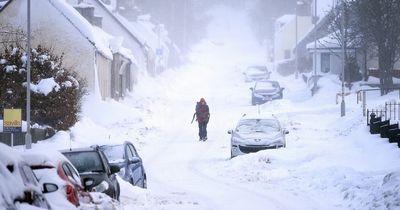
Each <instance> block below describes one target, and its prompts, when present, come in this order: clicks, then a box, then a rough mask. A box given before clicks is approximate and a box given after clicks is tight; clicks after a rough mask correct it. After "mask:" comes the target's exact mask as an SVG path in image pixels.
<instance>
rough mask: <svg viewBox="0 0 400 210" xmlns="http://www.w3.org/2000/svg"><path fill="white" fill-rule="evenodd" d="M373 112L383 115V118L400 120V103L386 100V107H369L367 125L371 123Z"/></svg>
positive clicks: (377, 115) (379, 115) (376, 115)
mask: <svg viewBox="0 0 400 210" xmlns="http://www.w3.org/2000/svg"><path fill="white" fill-rule="evenodd" d="M371 114H374V115H375V117H381V118H382V120H391V121H400V103H399V102H386V103H385V108H384V109H371V110H370V109H367V125H369V122H370V117H371Z"/></svg>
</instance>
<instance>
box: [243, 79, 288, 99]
mask: <svg viewBox="0 0 400 210" xmlns="http://www.w3.org/2000/svg"><path fill="white" fill-rule="evenodd" d="M284 89H285V88H282V87H281V86H280V85H279V82H277V81H269V80H262V81H257V82H255V84H254V87H251V88H250V90H251V105H257V104H263V103H265V102H267V101H271V100H274V99H282V98H283V90H284Z"/></svg>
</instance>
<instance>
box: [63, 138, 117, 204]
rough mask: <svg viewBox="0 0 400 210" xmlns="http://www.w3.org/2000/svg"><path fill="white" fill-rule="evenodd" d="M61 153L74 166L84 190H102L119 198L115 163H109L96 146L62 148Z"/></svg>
mask: <svg viewBox="0 0 400 210" xmlns="http://www.w3.org/2000/svg"><path fill="white" fill-rule="evenodd" d="M61 153H62V154H63V155H64V156H65V157H66V158H67V159H68V160H69V161H70V162H71V163H72V164H73V165H74V166H75V168H76V169H77V170H78V172H79V175H80V176H81V181H82V183H83V186H84V188H85V190H86V191H93V192H104V193H105V194H107V195H108V196H110V197H111V198H113V199H116V200H119V195H120V187H119V183H118V180H117V178H116V173H118V172H119V171H120V168H119V167H118V166H117V165H113V164H109V163H108V160H107V158H106V156H105V155H104V153H103V152H102V151H101V150H100V148H99V147H98V146H92V147H87V148H78V149H69V150H62V151H61Z"/></svg>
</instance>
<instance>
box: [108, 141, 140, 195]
mask: <svg viewBox="0 0 400 210" xmlns="http://www.w3.org/2000/svg"><path fill="white" fill-rule="evenodd" d="M100 148H101V150H102V151H103V152H104V154H105V155H106V156H107V158H108V161H110V162H111V163H112V164H118V166H119V167H120V168H121V172H120V175H121V177H122V178H123V179H124V180H126V181H128V182H130V183H131V184H132V185H135V186H139V187H142V188H147V178H146V171H145V170H144V167H143V161H142V158H140V156H139V154H138V153H137V151H136V149H135V146H134V145H133V144H132V143H131V142H128V141H126V142H124V143H123V144H117V145H104V146H101V147H100Z"/></svg>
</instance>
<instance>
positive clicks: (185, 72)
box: [33, 7, 400, 210]
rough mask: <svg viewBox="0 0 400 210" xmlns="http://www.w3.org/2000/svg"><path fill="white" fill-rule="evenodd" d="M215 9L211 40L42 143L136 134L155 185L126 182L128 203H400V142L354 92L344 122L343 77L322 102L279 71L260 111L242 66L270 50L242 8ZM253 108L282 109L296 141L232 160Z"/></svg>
mask: <svg viewBox="0 0 400 210" xmlns="http://www.w3.org/2000/svg"><path fill="white" fill-rule="evenodd" d="M209 15H210V17H211V18H212V20H213V21H211V24H210V25H209V27H208V31H207V32H206V33H207V34H208V37H207V38H205V39H203V40H202V41H201V42H200V43H199V44H197V45H196V46H195V47H194V48H193V49H192V50H191V53H190V54H189V56H188V57H189V62H188V63H186V64H185V65H184V66H182V67H180V68H179V69H171V70H168V71H165V72H164V73H162V74H161V75H160V76H157V77H155V78H147V77H146V78H145V80H144V81H141V82H140V83H139V84H138V86H136V87H135V90H134V91H133V92H131V93H129V95H128V96H127V97H126V98H125V99H124V100H122V101H119V102H116V101H113V100H108V101H101V100H100V99H96V98H94V96H88V97H86V101H85V103H84V107H83V113H82V116H81V120H80V121H79V122H78V123H77V124H76V125H75V126H74V127H73V128H72V129H71V134H69V133H66V132H59V133H57V134H56V135H55V136H54V137H53V138H52V139H51V140H49V141H44V142H40V143H38V144H36V145H33V147H34V149H38V150H45V149H48V148H53V149H66V148H69V147H70V146H71V147H73V148H74V147H81V146H89V145H92V144H113V143H122V142H123V141H125V140H129V141H131V142H132V143H133V144H135V146H136V147H137V149H138V152H139V154H140V155H141V156H142V159H143V162H144V166H145V169H146V173H147V181H148V188H147V189H141V188H138V187H132V186H131V185H130V184H128V183H126V182H124V181H123V180H122V179H119V181H120V182H121V183H120V184H121V199H120V200H121V208H122V209H126V210H130V209H152V210H153V209H169V210H178V209H182V210H189V209H193V210H220V209H231V210H233V209H235V210H236V209H237V210H242V209H252V210H256V209H296V210H297V209H304V210H306V209H307V210H308V209H400V195H399V192H400V167H399V164H398V163H399V161H400V149H399V148H398V147H397V145H395V144H389V143H388V142H387V141H386V140H383V139H381V138H379V137H378V136H374V135H371V134H369V132H368V129H369V127H367V125H366V120H365V118H364V117H363V116H362V109H361V107H360V105H359V104H357V103H356V95H355V94H351V95H349V96H346V116H345V117H343V118H342V117H340V104H336V103H335V96H336V93H338V92H339V91H340V88H341V86H340V84H339V83H338V81H339V80H338V79H337V77H336V76H326V77H323V78H322V79H321V80H320V81H319V83H320V85H321V88H320V90H319V91H318V92H317V94H316V95H314V96H313V97H312V96H311V93H310V91H309V89H308V88H307V86H306V84H305V83H304V82H303V81H302V80H301V78H299V79H295V78H294V76H293V75H292V76H288V77H282V76H280V75H278V74H277V73H276V72H273V73H272V75H271V79H273V80H277V81H279V82H280V84H281V86H282V87H284V88H285V90H284V94H283V99H282V100H274V101H271V102H267V103H266V104H263V105H260V106H252V105H251V102H250V100H251V94H250V93H251V92H250V90H249V87H251V85H252V84H251V83H245V82H244V80H243V75H242V70H243V67H244V66H246V65H251V64H259V63H264V62H265V61H264V60H263V58H264V57H265V49H264V47H262V46H261V45H260V43H258V42H256V41H255V40H256V39H255V38H254V37H253V34H252V32H251V29H250V26H249V25H250V24H249V22H248V20H247V16H246V15H245V13H244V12H243V11H239V10H235V9H232V8H228V7H217V8H215V9H214V10H213V11H211V12H210V14H209ZM228 17H229V18H228ZM222 25H223V26H225V27H221V26H222ZM270 68H272V65H271V66H270ZM397 94H398V93H393V94H389V95H388V96H386V99H387V100H390V99H391V98H397V97H398V95H397ZM202 97H203V98H205V99H206V101H207V103H208V105H209V106H210V113H211V118H210V123H209V124H208V140H207V141H205V142H202V141H199V137H198V127H197V123H196V122H193V123H192V124H191V123H190V121H191V119H192V116H193V113H194V111H195V105H196V102H197V101H199V99H200V98H202ZM245 113H246V114H258V113H260V114H267V113H272V114H275V115H276V116H277V117H278V119H279V120H280V121H281V122H282V124H283V126H284V127H285V128H286V129H287V130H288V131H289V132H290V133H289V134H288V135H287V136H286V140H287V147H286V148H280V149H272V150H264V151H260V152H257V153H252V154H247V155H242V156H238V157H235V158H233V159H230V135H229V134H228V133H227V131H228V130H230V129H233V128H234V126H235V125H236V123H237V121H238V120H239V119H240V117H241V116H242V115H243V114H245ZM70 137H71V138H73V140H72V141H71V142H70V141H69V139H70ZM390 173H393V174H392V176H390V177H387V178H386V179H385V181H384V178H385V176H387V175H388V174H390ZM396 180H397V181H396Z"/></svg>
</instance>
